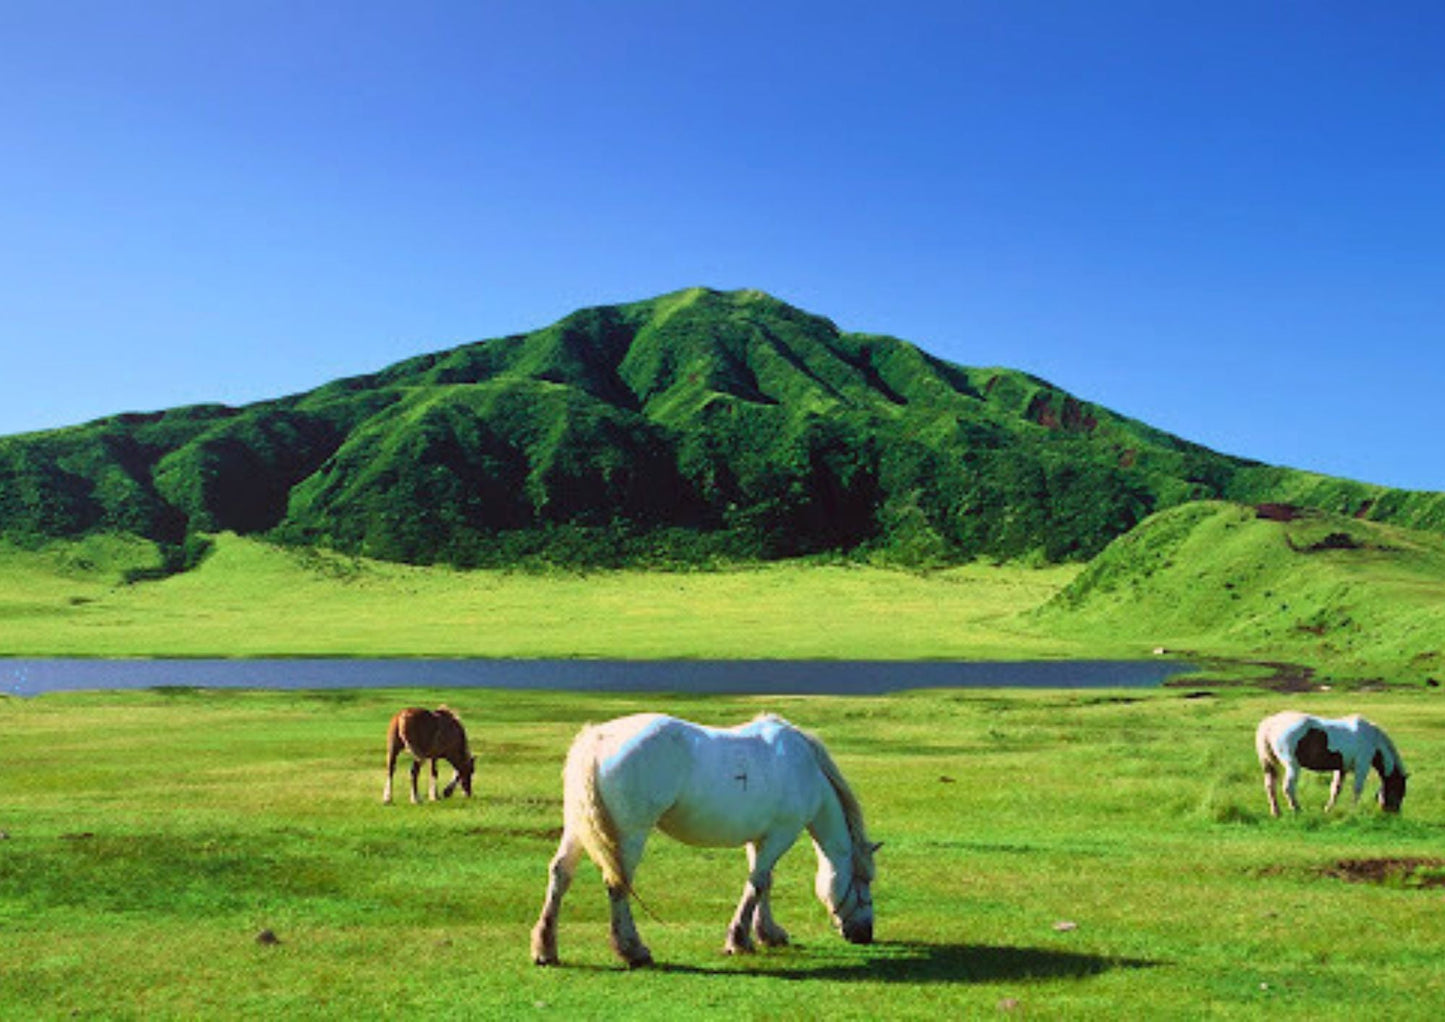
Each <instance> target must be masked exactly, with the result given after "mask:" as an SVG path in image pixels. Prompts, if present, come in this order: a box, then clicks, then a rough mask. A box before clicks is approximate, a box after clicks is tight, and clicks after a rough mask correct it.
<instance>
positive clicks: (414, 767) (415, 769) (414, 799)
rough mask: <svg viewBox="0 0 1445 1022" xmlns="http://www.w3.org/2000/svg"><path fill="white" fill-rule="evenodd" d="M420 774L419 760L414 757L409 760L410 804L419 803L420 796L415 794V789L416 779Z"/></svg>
mask: <svg viewBox="0 0 1445 1022" xmlns="http://www.w3.org/2000/svg"><path fill="white" fill-rule="evenodd" d="M420 774H421V760H419V759H414V760H412V761H411V804H412V805H414V806H415V805H420V804H421V796H420V795H418V794H417V790H416V779H417V777H418V776H420Z"/></svg>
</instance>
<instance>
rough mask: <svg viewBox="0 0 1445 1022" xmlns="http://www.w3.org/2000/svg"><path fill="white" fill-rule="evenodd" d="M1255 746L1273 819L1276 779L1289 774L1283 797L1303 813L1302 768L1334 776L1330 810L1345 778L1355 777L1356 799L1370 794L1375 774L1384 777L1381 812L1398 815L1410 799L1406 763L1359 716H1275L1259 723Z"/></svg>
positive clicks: (1276, 810) (1384, 737) (1387, 738)
mask: <svg viewBox="0 0 1445 1022" xmlns="http://www.w3.org/2000/svg"><path fill="white" fill-rule="evenodd" d="M1254 748H1255V751H1256V752H1257V753H1258V754H1259V765H1260V767H1261V768H1262V769H1263V770H1264V794H1265V797H1266V798H1268V799H1269V812H1270V815H1271V816H1278V815H1279V802H1278V800H1277V799H1276V798H1275V793H1274V787H1275V780H1276V778H1277V777H1278V775H1279V773H1280V771H1281V770H1283V771H1284V797H1285V801H1286V802H1288V803H1289V807H1290V809H1292V810H1294V811H1295V812H1299V800H1298V799H1296V798H1295V783H1296V782H1297V781H1298V780H1299V771H1300V767H1304V768H1305V769H1306V770H1317V771H1321V772H1329V771H1333V772H1334V775H1335V776H1334V781H1333V782H1332V783H1331V784H1330V799H1329V801H1328V802H1326V803H1325V812H1329V811H1330V810H1331V809H1333V808H1334V807H1335V801H1336V799H1338V798H1339V797H1340V788H1341V787H1342V786H1343V785H1344V782H1345V774H1347V773H1353V774H1354V775H1355V801H1356V802H1358V801H1359V800H1360V795H1361V793H1362V792H1363V791H1364V790H1365V779H1366V777H1368V776H1369V773H1370V770H1371V769H1374V770H1375V772H1376V773H1378V774H1379V775H1380V796H1379V801H1380V808H1382V809H1383V810H1385V812H1387V813H1398V812H1399V811H1400V803H1401V802H1403V801H1404V800H1405V778H1406V777H1407V776H1408V775H1407V774H1406V772H1405V761H1404V760H1403V759H1401V758H1400V753H1399V752H1398V751H1397V750H1396V749H1395V743H1394V742H1392V741H1391V740H1390V736H1389V735H1387V734H1385V732H1384V731H1383V730H1381V729H1380V728H1378V727H1376V726H1375V725H1374V724H1372V723H1370V722H1369V721H1368V720H1366V719H1365V718H1364V717H1361V716H1359V715H1355V716H1350V717H1345V718H1344V719H1342V720H1330V719H1327V718H1324V717H1311V716H1309V715H1308V714H1305V713H1293V712H1285V713H1276V714H1274V716H1272V717H1266V718H1264V720H1262V721H1260V723H1259V728H1258V730H1256V731H1255V734H1254Z"/></svg>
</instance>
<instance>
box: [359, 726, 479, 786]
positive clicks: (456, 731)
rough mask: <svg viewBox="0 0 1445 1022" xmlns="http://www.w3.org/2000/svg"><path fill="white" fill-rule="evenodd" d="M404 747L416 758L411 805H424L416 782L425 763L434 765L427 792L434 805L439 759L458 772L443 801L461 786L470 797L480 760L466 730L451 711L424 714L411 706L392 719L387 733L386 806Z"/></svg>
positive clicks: (413, 769)
mask: <svg viewBox="0 0 1445 1022" xmlns="http://www.w3.org/2000/svg"><path fill="white" fill-rule="evenodd" d="M403 747H404V748H405V749H406V750H407V751H408V752H410V753H411V754H412V756H413V757H414V758H413V760H412V764H411V801H412V804H416V803H418V802H420V801H421V799H420V798H418V797H417V791H416V778H417V774H419V773H420V772H421V764H422V760H428V761H429V762H430V763H431V784H430V785H429V786H428V788H427V794H428V795H429V796H430V797H431V800H432V801H433V802H435V801H436V797H437V760H439V759H444V760H446V761H447V762H448V763H450V764H451V765H452V769H453V770H455V771H456V774H455V776H453V777H452V779H451V783H450V784H448V785H447V786H446V788H444V789H443V790H442V797H444V798H451V796H452V792H454V791H456V788H457V785H458V784H460V785H461V786H462V791H464V792H466V793H467V797H468V798H470V797H471V795H472V773H473V772H474V771H475V770H476V767H477V757H475V756H473V755H472V754H471V750H470V749H469V748H468V746H467V732H466V729H465V728H463V727H462V722H461V721H460V720H458V719H457V715H456V714H455V713H453V712H452V711H451V710H449V709H447V708H446V707H445V706H442V707H440V708H438V709H436V710H423V709H421V708H420V707H416V706H412V707H408V708H407V709H405V710H402V711H401V712H400V713H398V714H397V715H396V716H395V717H392V718H391V725H390V726H389V727H388V728H387V729H386V788H385V790H384V791H383V792H382V794H381V801H382V802H383V803H387V804H390V802H391V778H392V774H394V773H395V772H396V757H397V756H398V755H400V754H401V750H402V748H403Z"/></svg>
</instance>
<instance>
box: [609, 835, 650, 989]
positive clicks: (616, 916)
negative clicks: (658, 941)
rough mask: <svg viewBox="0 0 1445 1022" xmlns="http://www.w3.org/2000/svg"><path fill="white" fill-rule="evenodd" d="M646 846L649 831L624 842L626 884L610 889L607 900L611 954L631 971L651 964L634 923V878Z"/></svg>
mask: <svg viewBox="0 0 1445 1022" xmlns="http://www.w3.org/2000/svg"><path fill="white" fill-rule="evenodd" d="M646 844H647V831H642V832H641V833H638V834H633V835H631V836H629V837H625V838H623V839H622V842H621V845H622V849H621V851H622V855H621V859H622V873H623V876H624V877H625V880H624V882H623V884H622V885H621V886H618V887H608V888H607V900H608V903H609V905H610V906H611V908H612V950H613V951H615V952H617V957H619V958H621V959H622V960H623V961H624V962H626V963H627V967H628V968H629V969H637V968H641V967H642V966H645V965H651V964H652V952H651V951H649V950H648V949H647V945H646V944H644V943H642V936H641V935H640V934H639V933H638V932H637V924H636V923H635V922H634V921H633V919H632V905H631V904H630V903H629V900H628V899H629V898H630V896H631V894H632V889H631V887H632V878H633V877H634V876H636V875H637V864H638V863H639V862H641V861H642V849H643V848H644V847H645V846H646Z"/></svg>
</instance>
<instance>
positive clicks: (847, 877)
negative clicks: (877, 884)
mask: <svg viewBox="0 0 1445 1022" xmlns="http://www.w3.org/2000/svg"><path fill="white" fill-rule="evenodd" d="M878 848H879V846H878V845H870V846H867V848H866V854H860V853H859V852H854V853H853V854H851V855H849V856H847V857H845V858H843V859H841V860H840V861H838V862H834V861H833V860H832V859H829V858H828V857H827V856H824V855H820V856H818V876H817V880H816V881H815V884H816V890H817V894H818V900H819V901H821V902H822V903H823V907H824V908H826V909H827V910H828V915H829V916H831V917H832V919H833V925H834V926H836V927H837V928H838V932H839V933H841V934H842V935H843V939H844V940H846V941H848V942H849V943H850V944H871V943H873V892H872V884H873V876H874V869H873V853H874V852H876V851H877V850H878Z"/></svg>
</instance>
